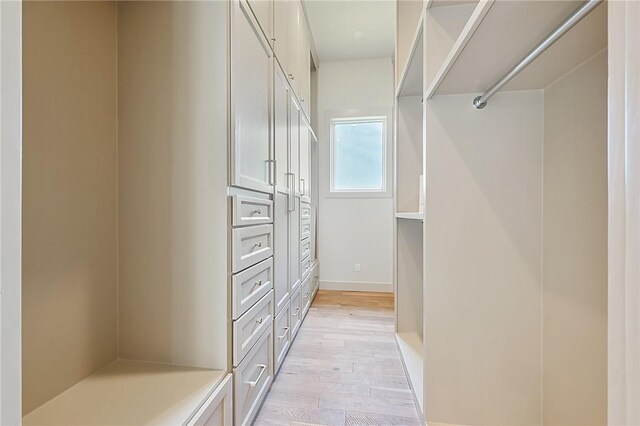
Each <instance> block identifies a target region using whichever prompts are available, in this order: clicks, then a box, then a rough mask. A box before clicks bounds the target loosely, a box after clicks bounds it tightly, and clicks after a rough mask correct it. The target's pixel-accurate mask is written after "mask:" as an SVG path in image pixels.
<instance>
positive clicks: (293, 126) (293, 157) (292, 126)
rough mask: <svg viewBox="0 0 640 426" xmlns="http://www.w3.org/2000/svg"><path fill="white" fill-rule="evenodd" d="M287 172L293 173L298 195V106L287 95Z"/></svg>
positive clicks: (294, 185) (294, 186)
mask: <svg viewBox="0 0 640 426" xmlns="http://www.w3.org/2000/svg"><path fill="white" fill-rule="evenodd" d="M289 173H291V174H292V175H293V181H294V183H293V187H292V189H293V191H294V193H295V194H296V195H300V185H299V182H300V107H299V106H298V103H297V102H296V100H295V98H294V97H293V96H290V97H289Z"/></svg>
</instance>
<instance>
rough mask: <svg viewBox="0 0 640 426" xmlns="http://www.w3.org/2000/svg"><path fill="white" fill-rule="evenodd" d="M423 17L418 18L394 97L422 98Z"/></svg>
mask: <svg viewBox="0 0 640 426" xmlns="http://www.w3.org/2000/svg"><path fill="white" fill-rule="evenodd" d="M423 69H424V16H421V17H420V21H419V22H418V27H417V28H416V34H415V36H414V38H413V41H412V43H411V47H410V51H409V58H408V60H407V63H406V65H405V68H404V69H402V70H401V72H402V74H401V75H400V81H399V82H398V87H397V89H396V96H420V97H422V93H423V92H424V90H423V80H424V73H423Z"/></svg>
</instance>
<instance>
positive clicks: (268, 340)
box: [233, 327, 273, 425]
mask: <svg viewBox="0 0 640 426" xmlns="http://www.w3.org/2000/svg"><path fill="white" fill-rule="evenodd" d="M272 380H273V330H272V328H271V327H269V328H268V329H267V331H266V332H265V333H264V334H263V335H262V336H261V337H260V338H259V339H258V342H257V343H256V345H255V346H254V347H253V349H251V351H250V352H249V354H248V355H247V357H246V358H245V359H244V361H242V363H241V364H240V365H239V366H238V367H237V368H234V369H233V396H234V398H233V402H234V407H235V408H234V419H235V421H234V424H236V425H250V424H251V422H252V421H253V419H254V417H255V416H256V413H257V412H258V409H259V408H260V404H261V403H262V400H263V399H264V397H265V396H266V395H267V392H268V391H269V385H270V384H271V381H272Z"/></svg>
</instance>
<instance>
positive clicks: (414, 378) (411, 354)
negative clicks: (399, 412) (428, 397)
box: [396, 331, 431, 423]
mask: <svg viewBox="0 0 640 426" xmlns="http://www.w3.org/2000/svg"><path fill="white" fill-rule="evenodd" d="M396 343H397V345H398V352H400V359H401V360H402V366H403V367H404V371H405V373H406V375H407V379H409V383H410V384H411V389H412V390H413V393H414V399H415V402H416V405H417V406H418V407H419V409H420V412H421V413H420V414H421V415H424V414H423V413H424V365H423V364H424V354H423V340H422V335H420V334H418V333H416V332H413V331H405V332H398V333H396ZM429 423H431V422H429Z"/></svg>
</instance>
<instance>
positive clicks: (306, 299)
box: [300, 275, 313, 318]
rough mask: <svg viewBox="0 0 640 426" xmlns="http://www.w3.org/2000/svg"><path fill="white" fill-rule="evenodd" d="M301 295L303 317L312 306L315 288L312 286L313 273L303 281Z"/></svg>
mask: <svg viewBox="0 0 640 426" xmlns="http://www.w3.org/2000/svg"><path fill="white" fill-rule="evenodd" d="M300 291H301V296H302V317H303V318H304V317H305V316H306V315H307V312H308V311H309V308H310V307H311V300H312V293H313V289H312V288H311V275H308V276H307V278H306V279H305V280H304V282H303V283H302V289H301V290H300Z"/></svg>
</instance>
